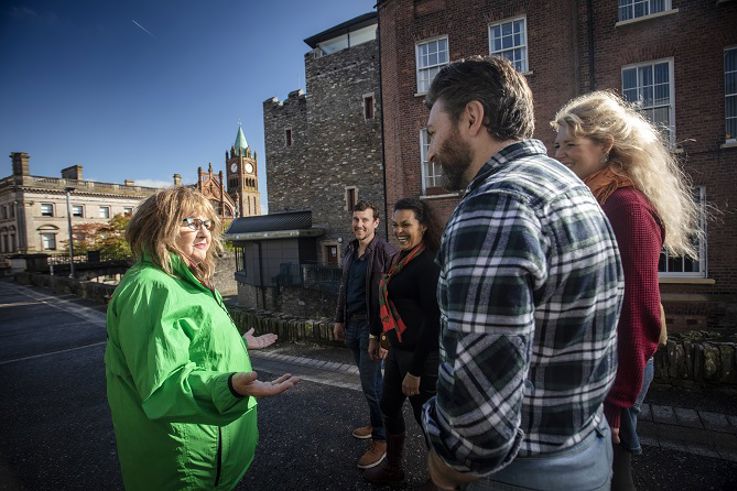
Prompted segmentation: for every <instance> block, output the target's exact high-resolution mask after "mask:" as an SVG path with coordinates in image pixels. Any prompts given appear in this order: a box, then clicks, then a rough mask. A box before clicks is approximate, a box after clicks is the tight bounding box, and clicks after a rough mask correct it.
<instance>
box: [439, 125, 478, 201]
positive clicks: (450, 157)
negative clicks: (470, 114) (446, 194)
mask: <svg viewBox="0 0 737 491" xmlns="http://www.w3.org/2000/svg"><path fill="white" fill-rule="evenodd" d="M472 160H473V157H472V156H471V149H470V147H469V146H468V145H467V144H465V143H464V142H462V141H461V139H460V137H459V135H458V131H457V130H454V131H453V133H452V134H451V135H450V136H449V137H448V139H447V140H446V141H445V142H443V145H442V146H441V147H440V151H439V152H438V154H437V156H436V157H435V159H434V161H435V163H436V164H440V166H441V167H442V168H443V187H444V188H445V189H447V190H448V191H460V190H461V189H463V188H465V187H466V186H467V185H468V181H467V180H466V179H464V177H463V175H464V174H465V173H466V170H468V168H469V167H470V166H471V161H472Z"/></svg>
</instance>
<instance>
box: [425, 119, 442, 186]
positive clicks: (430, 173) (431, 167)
mask: <svg viewBox="0 0 737 491" xmlns="http://www.w3.org/2000/svg"><path fill="white" fill-rule="evenodd" d="M429 150H430V139H429V137H428V134H427V128H422V129H421V130H420V171H421V172H420V173H421V175H422V194H423V195H426V194H427V190H428V189H430V188H442V187H443V169H442V167H440V165H439V164H436V163H434V162H430V161H428V160H427V154H428V152H429ZM431 180H432V182H430V181H431ZM429 184H432V186H430V185H429Z"/></svg>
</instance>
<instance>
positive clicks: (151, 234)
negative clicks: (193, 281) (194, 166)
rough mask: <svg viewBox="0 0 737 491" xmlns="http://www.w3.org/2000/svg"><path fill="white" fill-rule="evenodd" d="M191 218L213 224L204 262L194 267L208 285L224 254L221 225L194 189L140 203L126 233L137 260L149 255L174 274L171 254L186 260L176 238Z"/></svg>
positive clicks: (165, 192) (167, 191)
mask: <svg viewBox="0 0 737 491" xmlns="http://www.w3.org/2000/svg"><path fill="white" fill-rule="evenodd" d="M192 215H204V216H205V218H208V219H210V220H212V223H213V224H214V225H213V228H212V230H211V231H210V234H211V235H212V239H211V242H210V248H209V249H208V250H207V255H206V257H205V260H204V261H202V262H201V263H199V264H197V265H194V266H193V272H194V274H195V276H196V277H197V279H199V280H200V281H203V282H205V283H209V281H210V279H211V278H212V275H213V274H214V273H215V264H216V260H217V259H216V258H217V256H218V255H219V254H220V253H221V252H222V250H223V245H222V241H221V239H220V233H221V232H222V223H221V222H220V220H219V219H218V216H217V213H215V210H214V209H213V207H212V204H211V203H210V201H209V200H208V199H207V198H205V196H204V195H202V194H201V193H200V192H198V191H196V190H194V189H192V188H188V187H183V186H177V187H171V188H168V189H164V190H163V191H159V192H158V193H156V194H153V195H151V196H149V197H148V198H146V199H145V200H144V201H143V203H141V205H140V206H139V207H138V209H137V210H136V213H135V214H134V215H133V218H131V221H130V223H129V224H128V228H127V229H126V231H125V238H126V240H127V241H128V243H129V244H130V246H131V250H132V251H133V254H134V256H135V257H136V258H138V259H140V258H141V257H142V256H143V254H144V253H146V254H148V255H150V256H151V260H152V261H153V263H154V264H156V265H157V266H159V267H160V268H161V269H163V270H164V271H166V272H167V273H169V274H173V270H172V265H171V258H170V253H171V252H174V253H177V254H179V255H180V256H182V258H183V259H185V260H186V256H185V255H184V253H183V251H181V250H180V249H179V248H178V247H177V244H176V238H177V236H178V235H179V233H180V231H181V227H182V221H183V220H184V219H185V218H186V217H188V216H192Z"/></svg>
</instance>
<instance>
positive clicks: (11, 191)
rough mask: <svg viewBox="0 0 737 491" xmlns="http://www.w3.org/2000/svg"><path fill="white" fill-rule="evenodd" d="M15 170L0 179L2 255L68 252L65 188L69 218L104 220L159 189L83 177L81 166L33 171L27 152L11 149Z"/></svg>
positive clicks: (128, 210)
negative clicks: (48, 173)
mask: <svg viewBox="0 0 737 491" xmlns="http://www.w3.org/2000/svg"><path fill="white" fill-rule="evenodd" d="M10 158H11V159H12V165H13V174H12V175H10V176H7V177H4V178H2V179H0V255H4V254H14V253H17V252H21V253H28V252H43V253H48V254H66V253H68V250H67V249H66V247H68V246H67V245H65V243H66V244H68V241H69V228H68V224H67V216H68V214H67V196H66V192H67V189H69V190H70V200H69V205H70V210H71V214H72V223H73V224H74V225H76V224H79V223H107V222H108V221H109V220H110V218H112V217H113V216H115V215H119V214H123V215H130V214H132V213H133V211H134V210H135V208H136V206H138V204H139V203H140V202H141V201H142V200H143V199H144V198H146V197H148V196H150V195H151V194H153V193H155V192H156V191H158V188H152V187H144V186H137V185H136V184H135V183H134V182H133V181H130V180H126V181H125V182H124V183H123V184H113V183H106V182H97V181H89V180H86V179H84V176H83V168H82V166H81V165H72V166H70V167H67V168H65V169H62V171H61V178H58V177H45V176H33V175H31V171H30V156H29V155H28V154H27V153H23V152H14V153H12V154H10Z"/></svg>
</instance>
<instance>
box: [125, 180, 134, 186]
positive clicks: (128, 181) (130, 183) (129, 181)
mask: <svg viewBox="0 0 737 491" xmlns="http://www.w3.org/2000/svg"><path fill="white" fill-rule="evenodd" d="M123 185H124V186H135V185H136V182H135V181H134V180H133V179H126V180H125V181H123Z"/></svg>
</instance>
